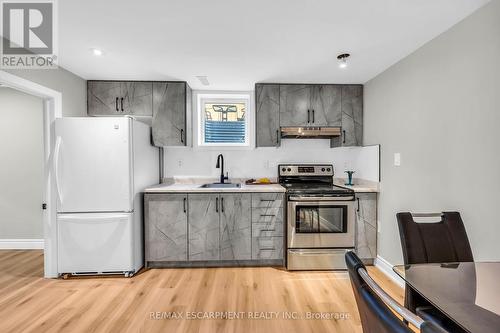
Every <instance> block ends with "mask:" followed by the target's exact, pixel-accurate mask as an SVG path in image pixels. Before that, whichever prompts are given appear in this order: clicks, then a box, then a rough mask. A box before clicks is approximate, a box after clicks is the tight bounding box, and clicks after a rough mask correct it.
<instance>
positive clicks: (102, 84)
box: [87, 81, 153, 116]
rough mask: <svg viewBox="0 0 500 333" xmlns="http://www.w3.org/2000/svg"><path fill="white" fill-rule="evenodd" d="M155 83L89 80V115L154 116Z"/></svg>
mask: <svg viewBox="0 0 500 333" xmlns="http://www.w3.org/2000/svg"><path fill="white" fill-rule="evenodd" d="M152 88H153V84H152V83H151V82H142V81H87V113H88V115H89V116H116V115H134V116H152V114H153V108H152V103H153V100H152V98H153V94H152Z"/></svg>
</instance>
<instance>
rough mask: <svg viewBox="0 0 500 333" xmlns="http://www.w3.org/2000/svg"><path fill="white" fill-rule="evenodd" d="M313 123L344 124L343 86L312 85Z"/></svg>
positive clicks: (316, 124) (319, 124)
mask: <svg viewBox="0 0 500 333" xmlns="http://www.w3.org/2000/svg"><path fill="white" fill-rule="evenodd" d="M311 123H312V125H313V126H338V127H340V126H342V88H341V86H337V85H328V84H323V85H314V86H312V87H311Z"/></svg>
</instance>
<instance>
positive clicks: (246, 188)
mask: <svg viewBox="0 0 500 333" xmlns="http://www.w3.org/2000/svg"><path fill="white" fill-rule="evenodd" d="M201 185H203V184H197V183H194V184H193V183H191V184H186V183H174V184H160V185H156V186H151V187H149V188H147V189H145V190H144V192H146V193H185V192H196V193H207V192H211V193H213V192H233V193H234V192H285V191H286V189H285V188H284V187H283V186H281V185H278V184H269V185H245V184H241V187H232V188H204V187H200V186H201Z"/></svg>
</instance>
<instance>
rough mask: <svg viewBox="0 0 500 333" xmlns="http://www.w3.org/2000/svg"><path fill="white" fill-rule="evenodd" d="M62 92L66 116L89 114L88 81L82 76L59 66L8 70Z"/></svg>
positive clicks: (63, 108) (63, 110)
mask: <svg viewBox="0 0 500 333" xmlns="http://www.w3.org/2000/svg"><path fill="white" fill-rule="evenodd" d="M6 72H9V73H11V74H14V75H17V76H19V77H22V78H24V79H27V80H30V81H33V82H36V83H38V84H41V85H42V86H45V87H47V88H50V89H54V90H56V91H59V92H60V93H61V94H62V113H63V116H64V117H85V116H87V83H86V81H85V80H84V79H82V78H81V77H79V76H77V75H75V74H73V73H71V72H69V71H67V70H65V69H63V68H61V67H59V68H57V69H30V70H27V69H17V70H6Z"/></svg>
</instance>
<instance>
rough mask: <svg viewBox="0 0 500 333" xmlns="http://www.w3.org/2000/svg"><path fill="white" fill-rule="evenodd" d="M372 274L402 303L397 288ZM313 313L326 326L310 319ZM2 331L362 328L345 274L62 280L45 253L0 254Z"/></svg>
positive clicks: (173, 272) (207, 272)
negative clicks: (47, 273)
mask: <svg viewBox="0 0 500 333" xmlns="http://www.w3.org/2000/svg"><path fill="white" fill-rule="evenodd" d="M369 271H370V274H371V275H372V276H373V278H374V279H375V280H376V281H377V282H378V283H379V284H381V285H382V287H383V288H384V289H385V290H386V291H387V292H388V293H389V294H390V295H391V296H393V297H394V298H396V299H397V300H398V301H400V302H402V299H403V291H402V289H401V288H400V287H399V286H397V285H396V284H394V283H393V282H392V281H391V280H390V279H388V278H387V277H386V276H385V275H384V274H382V273H381V272H380V271H378V270H377V269H376V268H373V267H371V268H370V269H369ZM224 311H226V313H220V312H224ZM227 311H230V313H227ZM308 313H309V314H308ZM311 313H319V314H317V315H318V316H319V315H321V314H322V315H323V319H321V318H317V319H308V318H307V316H308V315H310V314H311ZM223 315H225V316H227V317H226V318H225V319H220V318H215V317H216V316H223ZM168 316H170V318H168ZM178 316H182V318H178ZM205 316H208V317H209V318H205V319H198V318H200V317H205ZM210 316H212V317H214V318H210ZM228 316H233V317H231V318H229V317H228ZM237 316H239V318H240V319H238V317H237ZM250 316H252V318H250ZM287 316H288V317H287ZM176 317H177V318H176ZM266 317H267V318H266ZM0 332H37V333H38V332H72V333H74V332H176V333H177V332H259V333H260V332H263V333H266V332H273V333H274V332H287V333H292V332H301V333H305V332H316V333H318V332H329V333H331V332H361V325H360V320H359V315H358V312H357V307H356V303H355V300H354V296H353V293H352V290H351V285H350V282H349V278H348V276H347V273H344V272H340V273H338V272H337V273H335V272H306V273H304V272H287V271H284V270H280V269H275V268H267V267H266V268H207V269H205V268H195V269H152V270H149V271H145V272H143V273H141V274H138V275H136V276H134V277H132V278H121V277H120V278H117V277H108V278H78V279H68V280H62V279H59V280H56V279H44V278H43V253H42V251H39V250H29V251H11V250H8V251H7V250H1V251H0Z"/></svg>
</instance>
